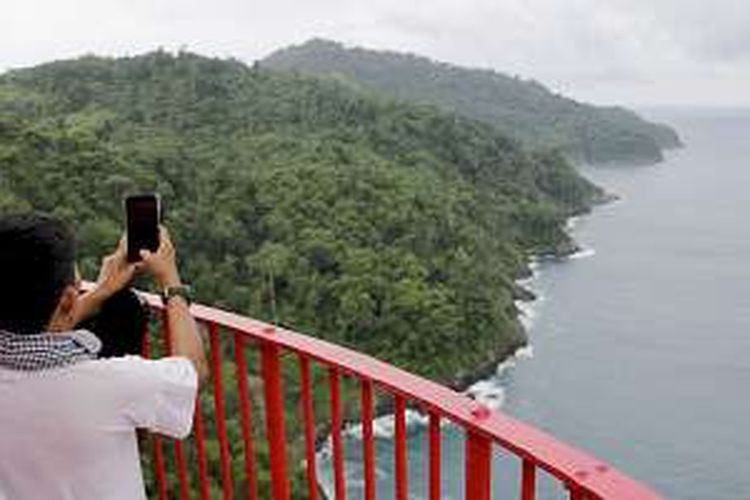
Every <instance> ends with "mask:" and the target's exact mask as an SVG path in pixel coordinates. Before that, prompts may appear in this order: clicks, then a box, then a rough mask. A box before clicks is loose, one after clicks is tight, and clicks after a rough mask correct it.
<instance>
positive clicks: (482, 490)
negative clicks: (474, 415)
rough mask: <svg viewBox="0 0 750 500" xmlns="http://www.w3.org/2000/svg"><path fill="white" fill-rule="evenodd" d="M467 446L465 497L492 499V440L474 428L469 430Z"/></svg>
mask: <svg viewBox="0 0 750 500" xmlns="http://www.w3.org/2000/svg"><path fill="white" fill-rule="evenodd" d="M465 446H466V457H465V476H464V481H465V491H466V494H465V498H466V499H467V500H469V499H471V500H490V490H491V487H492V477H491V475H490V460H491V458H492V447H491V443H490V440H489V439H487V438H486V437H484V436H481V435H479V434H477V433H475V432H474V431H472V430H467V431H466V444H465Z"/></svg>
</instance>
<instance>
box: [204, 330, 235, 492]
mask: <svg viewBox="0 0 750 500" xmlns="http://www.w3.org/2000/svg"><path fill="white" fill-rule="evenodd" d="M208 335H209V341H210V344H211V379H212V380H213V386H214V387H213V388H214V411H215V412H216V415H215V418H216V433H217V434H218V438H219V460H220V464H221V486H222V489H223V491H224V499H225V500H232V499H233V498H234V485H233V484H232V457H231V455H230V453H229V440H228V439H227V420H226V418H227V417H226V413H225V409H224V385H223V381H222V378H221V377H222V376H221V346H220V344H219V325H217V324H216V323H211V324H209V326H208Z"/></svg>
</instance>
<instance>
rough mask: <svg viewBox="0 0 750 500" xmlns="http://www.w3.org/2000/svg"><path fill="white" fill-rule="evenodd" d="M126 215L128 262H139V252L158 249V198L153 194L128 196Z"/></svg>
mask: <svg viewBox="0 0 750 500" xmlns="http://www.w3.org/2000/svg"><path fill="white" fill-rule="evenodd" d="M125 211H126V215H127V230H128V233H127V239H128V262H137V261H139V260H141V256H140V254H139V252H140V251H141V250H150V251H152V252H155V251H156V249H157V248H159V197H158V196H157V195H155V194H144V195H136V196H128V197H127V198H126V199H125Z"/></svg>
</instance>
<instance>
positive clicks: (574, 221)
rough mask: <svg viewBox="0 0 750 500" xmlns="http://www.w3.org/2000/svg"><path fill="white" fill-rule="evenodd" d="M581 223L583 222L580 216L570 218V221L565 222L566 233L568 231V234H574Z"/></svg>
mask: <svg viewBox="0 0 750 500" xmlns="http://www.w3.org/2000/svg"><path fill="white" fill-rule="evenodd" d="M579 222H581V216H580V215H576V216H573V217H569V218H568V220H567V221H565V231H567V232H568V233H570V232H572V231H573V230H574V229H575V228H576V226H577V225H578V223H579Z"/></svg>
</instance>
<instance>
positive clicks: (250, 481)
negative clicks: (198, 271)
mask: <svg viewBox="0 0 750 500" xmlns="http://www.w3.org/2000/svg"><path fill="white" fill-rule="evenodd" d="M234 365H235V370H236V372H235V374H236V377H237V392H238V394H239V402H240V418H241V421H242V441H243V444H244V446H243V450H244V458H245V481H246V483H247V498H248V500H256V499H257V498H258V481H257V478H256V475H255V445H254V443H253V424H252V415H251V412H250V391H249V389H248V385H247V373H248V372H247V361H246V360H245V337H244V336H243V335H242V333H241V332H234Z"/></svg>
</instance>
